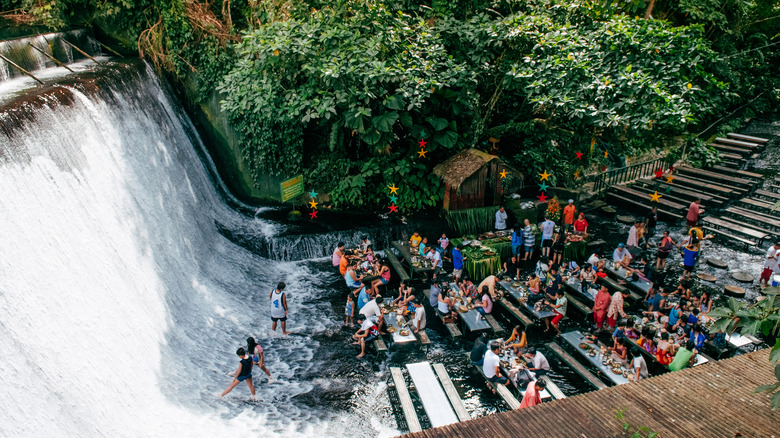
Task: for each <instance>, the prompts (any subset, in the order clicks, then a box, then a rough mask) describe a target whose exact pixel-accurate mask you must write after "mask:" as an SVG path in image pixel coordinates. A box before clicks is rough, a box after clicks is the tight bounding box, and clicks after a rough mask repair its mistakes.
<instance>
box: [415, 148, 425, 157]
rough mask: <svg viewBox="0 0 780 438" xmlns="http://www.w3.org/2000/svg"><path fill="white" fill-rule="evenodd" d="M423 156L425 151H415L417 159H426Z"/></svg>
mask: <svg viewBox="0 0 780 438" xmlns="http://www.w3.org/2000/svg"><path fill="white" fill-rule="evenodd" d="M425 154H426V152H425V149H420V150H419V151H417V157H418V158H426V157H425Z"/></svg>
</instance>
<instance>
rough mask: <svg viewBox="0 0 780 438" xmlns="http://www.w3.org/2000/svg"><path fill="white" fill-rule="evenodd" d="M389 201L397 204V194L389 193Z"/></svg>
mask: <svg viewBox="0 0 780 438" xmlns="http://www.w3.org/2000/svg"><path fill="white" fill-rule="evenodd" d="M390 202H391V203H393V204H397V203H398V196H395V195H390Z"/></svg>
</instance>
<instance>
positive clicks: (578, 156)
mask: <svg viewBox="0 0 780 438" xmlns="http://www.w3.org/2000/svg"><path fill="white" fill-rule="evenodd" d="M576 155H577V159H578V160H581V159H582V152H580V151H577V154H576Z"/></svg>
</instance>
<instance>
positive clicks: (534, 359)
mask: <svg viewBox="0 0 780 438" xmlns="http://www.w3.org/2000/svg"><path fill="white" fill-rule="evenodd" d="M523 357H525V358H526V360H530V361H531V363H530V364H529V367H528V370H529V371H533V372H534V374H535V375H536V376H537V377H539V376H544V375H546V374H547V372H548V371H550V363H549V362H547V358H546V357H544V355H543V354H542V353H541V352H539V351H536V348H534V347H529V348H528V350H526V352H525V353H524V354H523Z"/></svg>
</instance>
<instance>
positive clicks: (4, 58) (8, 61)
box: [0, 55, 44, 85]
mask: <svg viewBox="0 0 780 438" xmlns="http://www.w3.org/2000/svg"><path fill="white" fill-rule="evenodd" d="M0 59H2V60H3V61H5V62H7V63H9V64H11V65H13V66H14V67H16V68H18V69H19V70H20V71H21V72H22V73H24V74H26V75H27V76H29V77H31V78H33V79H35V80H36V81H38V83H39V84H41V85H44V83H43V81H42V80H40V79H38V78H36V77H35V76H33V74H32V73H30V72H29V71H27V70H25V69H23V68H22V67H21V66H19V64H17V63H15V62H13V61H11V60H10V59H8V58H6V57H5V56H3V55H0Z"/></svg>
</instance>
